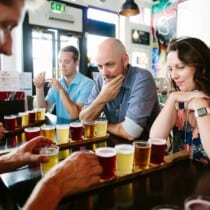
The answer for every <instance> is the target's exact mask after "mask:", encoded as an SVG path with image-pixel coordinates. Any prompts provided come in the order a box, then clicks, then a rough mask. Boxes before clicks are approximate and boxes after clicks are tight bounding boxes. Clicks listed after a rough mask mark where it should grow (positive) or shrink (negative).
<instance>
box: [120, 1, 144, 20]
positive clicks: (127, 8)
mask: <svg viewBox="0 0 210 210" xmlns="http://www.w3.org/2000/svg"><path fill="white" fill-rule="evenodd" d="M139 13H140V10H139V7H138V5H137V4H136V3H135V2H134V0H125V2H124V3H123V4H122V6H121V9H120V11H119V14H120V15H124V16H133V15H137V14H139Z"/></svg>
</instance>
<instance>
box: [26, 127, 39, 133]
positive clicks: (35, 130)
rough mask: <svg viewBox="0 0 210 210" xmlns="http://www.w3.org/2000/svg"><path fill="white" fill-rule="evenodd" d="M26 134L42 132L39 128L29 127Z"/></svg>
mask: <svg viewBox="0 0 210 210" xmlns="http://www.w3.org/2000/svg"><path fill="white" fill-rule="evenodd" d="M24 131H25V132H37V131H40V128H39V127H28V128H25V129H24Z"/></svg>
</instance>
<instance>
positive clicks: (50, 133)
mask: <svg viewBox="0 0 210 210" xmlns="http://www.w3.org/2000/svg"><path fill="white" fill-rule="evenodd" d="M41 135H42V136H45V137H47V138H49V139H51V140H52V141H54V139H55V126H54V125H43V126H41Z"/></svg>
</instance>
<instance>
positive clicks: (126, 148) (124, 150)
mask: <svg viewBox="0 0 210 210" xmlns="http://www.w3.org/2000/svg"><path fill="white" fill-rule="evenodd" d="M115 149H116V151H117V152H119V153H121V154H130V153H133V152H134V146H133V145H129V144H120V145H116V146H115Z"/></svg>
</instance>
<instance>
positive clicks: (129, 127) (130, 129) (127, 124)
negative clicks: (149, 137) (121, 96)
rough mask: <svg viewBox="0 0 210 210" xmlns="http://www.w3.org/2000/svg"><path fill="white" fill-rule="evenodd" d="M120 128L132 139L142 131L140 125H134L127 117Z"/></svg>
mask: <svg viewBox="0 0 210 210" xmlns="http://www.w3.org/2000/svg"><path fill="white" fill-rule="evenodd" d="M122 126H123V128H124V130H125V131H126V132H127V133H128V134H129V135H130V136H133V137H134V138H138V137H139V136H140V135H141V134H142V132H143V130H144V129H143V128H142V127H141V126H140V125H138V124H136V123H135V122H134V121H132V120H131V119H130V118H128V117H125V121H124V122H123V124H122Z"/></svg>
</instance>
